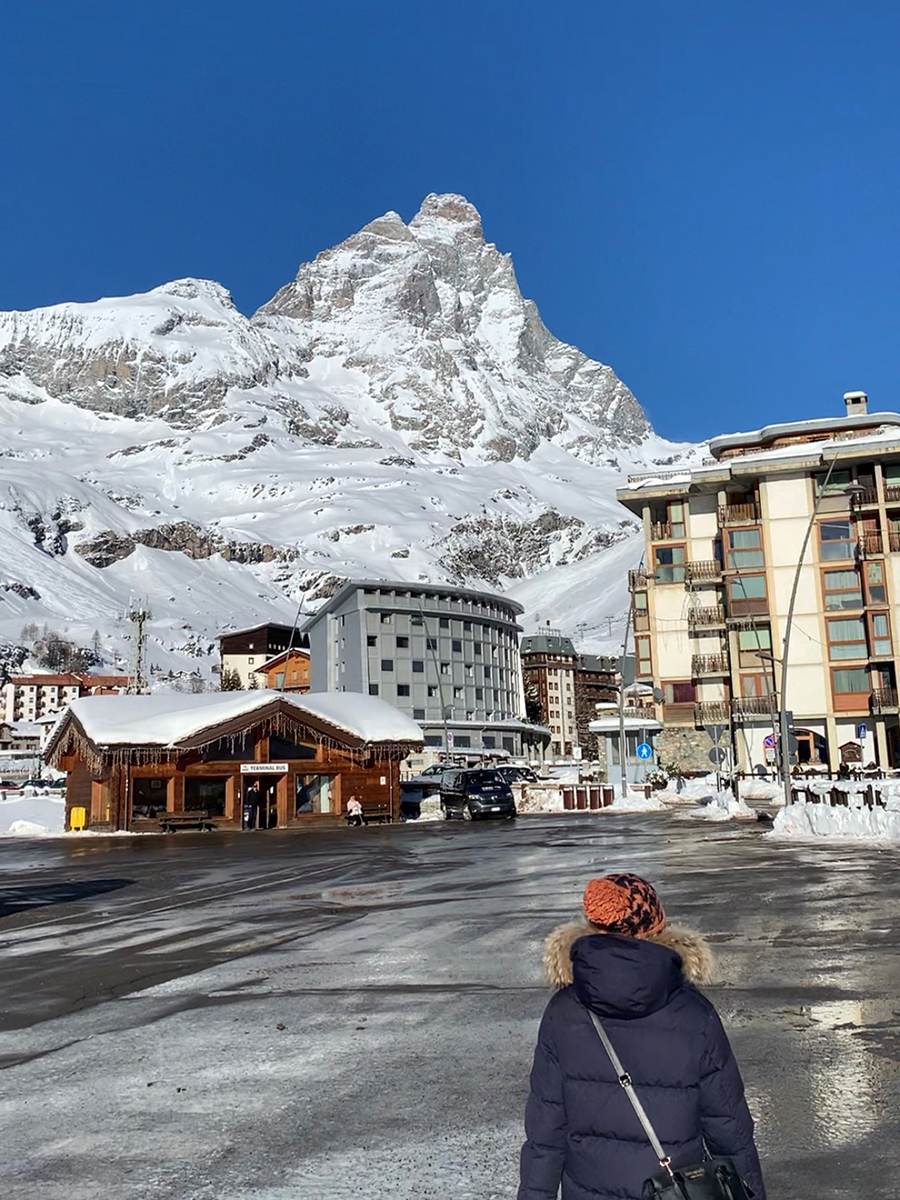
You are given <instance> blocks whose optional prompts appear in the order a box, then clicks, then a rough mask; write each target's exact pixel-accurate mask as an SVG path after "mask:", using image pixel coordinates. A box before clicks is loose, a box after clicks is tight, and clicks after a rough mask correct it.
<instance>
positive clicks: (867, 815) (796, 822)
mask: <svg viewBox="0 0 900 1200" xmlns="http://www.w3.org/2000/svg"><path fill="white" fill-rule="evenodd" d="M842 790H844V791H845V792H846V796H847V804H846V806H845V805H836V806H832V805H831V804H829V803H828V802H827V801H825V802H823V803H821V804H812V803H809V802H806V801H804V802H801V803H797V804H789V805H787V807H785V808H783V809H782V810H781V812H779V813H778V814H777V815H776V817H775V824H774V826H773V828H772V832H771V834H770V835H769V836H770V837H774V838H779V839H783V840H786V841H809V840H810V839H811V838H839V839H844V838H849V839H859V840H866V841H880V842H900V792H898V790H897V789H896V788H892V789H890V790H887V791H886V794H885V795H884V799H885V805H884V807H882V806H881V805H876V806H875V807H874V808H871V809H870V808H868V807H867V806H866V804H865V800H864V795H863V793H862V792H859V791H855V790H853V791H851V790H850V789H849V788H845V789H842Z"/></svg>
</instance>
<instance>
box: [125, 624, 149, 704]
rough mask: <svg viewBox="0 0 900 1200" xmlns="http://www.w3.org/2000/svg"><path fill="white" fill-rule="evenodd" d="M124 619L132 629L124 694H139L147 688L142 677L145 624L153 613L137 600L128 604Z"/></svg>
mask: <svg viewBox="0 0 900 1200" xmlns="http://www.w3.org/2000/svg"><path fill="white" fill-rule="evenodd" d="M125 619H126V620H127V621H130V622H131V626H132V630H133V632H132V634H131V639H132V645H131V670H130V671H129V680H128V687H127V689H126V693H125V694H126V695H128V696H141V695H143V694H144V692H146V690H147V680H146V678H145V677H144V656H145V647H146V638H147V633H146V625H147V622H148V621H151V620H152V619H153V613H152V612H151V611H150V609H149V607H148V606H147V605H145V604H142V603H141V602H140V601H137V602H135V603H133V604H132V605H131V606H130V608H129V609H128V612H126V614H125Z"/></svg>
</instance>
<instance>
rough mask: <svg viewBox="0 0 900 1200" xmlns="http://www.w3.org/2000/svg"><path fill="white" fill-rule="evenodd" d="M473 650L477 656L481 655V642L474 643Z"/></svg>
mask: <svg viewBox="0 0 900 1200" xmlns="http://www.w3.org/2000/svg"><path fill="white" fill-rule="evenodd" d="M472 649H473V650H474V651H475V653H476V655H479V654H481V642H473V643H472Z"/></svg>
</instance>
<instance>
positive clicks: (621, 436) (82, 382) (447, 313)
mask: <svg viewBox="0 0 900 1200" xmlns="http://www.w3.org/2000/svg"><path fill="white" fill-rule="evenodd" d="M691 451H692V448H691V447H684V446H674V445H671V444H669V443H665V442H663V441H662V440H661V439H659V438H657V437H656V436H655V435H654V434H653V432H652V430H651V429H650V427H649V425H648V422H647V419H646V417H645V416H644V413H643V411H642V410H641V408H640V405H639V404H638V403H637V401H636V400H635V398H634V396H633V395H632V394H631V392H630V391H629V389H628V387H627V386H626V385H625V384H624V383H623V382H622V381H621V380H620V379H619V378H618V377H617V376H616V374H615V372H614V371H613V370H612V368H611V367H609V366H606V365H604V364H602V363H600V362H597V361H595V360H593V359H590V358H588V357H587V356H586V355H584V354H583V353H582V352H581V351H580V350H578V349H576V348H575V347H574V346H570V345H567V344H566V343H564V342H562V341H560V340H559V339H558V338H556V337H554V336H553V335H552V334H551V333H550V332H549V331H548V330H547V328H546V327H545V326H544V324H543V322H542V321H541V319H540V316H539V314H538V310H537V307H536V305H535V304H534V303H533V302H532V301H531V300H527V299H525V298H523V296H522V294H521V291H520V289H519V286H518V282H517V280H516V275H515V270H514V268H513V263H512V259H511V257H510V256H509V255H508V254H505V253H502V252H501V251H500V250H498V249H497V247H496V246H495V245H493V244H491V243H490V242H485V240H484V234H483V232H482V223H481V218H480V217H479V214H478V212H477V210H476V209H475V208H474V207H473V205H471V204H470V203H469V202H468V201H467V200H466V199H465V198H464V197H462V196H457V195H430V196H428V197H426V198H425V200H424V201H423V203H422V206H421V208H420V209H419V211H418V213H417V214H416V215H415V216H414V217H413V218H412V220H411V221H409V222H408V223H407V222H405V221H404V220H403V219H402V218H401V217H400V216H399V215H398V214H397V213H395V212H388V213H385V214H384V215H382V216H380V217H378V218H376V219H375V220H373V221H371V222H369V224H367V225H365V226H364V227H363V228H362V229H361V230H359V231H358V232H357V233H354V234H352V235H351V236H350V237H348V238H346V239H345V240H344V241H343V242H341V243H340V244H339V245H337V246H334V247H333V248H331V249H329V250H325V251H323V252H322V253H321V254H319V255H318V256H317V257H316V258H315V259H314V260H313V261H312V262H308V263H305V264H303V265H302V266H301V267H300V268H299V270H298V272H297V275H296V278H295V279H294V280H293V281H292V282H291V283H289V284H287V285H286V286H285V287H283V288H281V289H280V291H278V292H277V294H276V295H275V296H274V297H273V298H272V300H271V301H269V303H268V304H265V305H263V307H262V308H261V309H259V310H258V312H256V313H255V314H254V315H253V316H252V317H249V318H248V317H247V316H244V315H243V314H242V313H240V312H238V310H237V309H236V308H235V307H234V303H233V301H232V298H231V296H230V294H229V293H228V291H227V290H226V289H225V288H224V287H223V286H222V285H221V284H218V283H215V282H213V281H210V280H202V279H177V280H174V281H171V282H169V283H165V284H162V285H161V286H159V287H156V288H154V289H152V290H151V291H149V292H146V293H143V294H140V295H134V296H126V297H123V298H120V299H103V300H97V301H94V302H92V303H88V304H71V303H70V304H59V305H54V306H52V307H49V308H42V309H36V310H34V311H32V312H10V313H0V651H2V643H3V640H4V638H5V639H6V640H7V641H10V640H15V637H16V636H17V631H19V630H21V628H22V626H23V624H25V623H26V622H38V623H40V624H43V623H44V622H47V623H48V624H49V625H50V626H51V628H53V629H56V630H58V631H59V632H61V633H68V634H71V636H72V637H73V638H78V639H80V640H81V641H82V644H84V642H85V640H86V639H87V640H89V639H90V638H91V635H92V631H93V629H95V628H97V629H99V630H100V631H101V634H103V635H104V636H105V633H106V631H109V630H111V629H113V628H114V626H115V623H116V614H117V613H120V612H121V611H122V610H123V609H124V608H125V607H126V605H127V601H128V596H129V594H131V593H135V594H140V595H141V596H143V597H146V598H147V599H148V600H149V601H150V605H151V608H152V609H153V611H154V613H155V614H157V615H156V616H155V618H154V619H155V621H156V633H155V635H154V636H155V638H156V655H157V661H158V662H159V663H161V664H163V665H168V666H171V665H173V664H178V663H179V662H182V663H183V662H184V661H185V658H186V657H187V658H190V656H195V655H199V656H200V657H201V658H202V657H203V656H204V655H205V654H207V653H208V652H209V651H210V649H211V647H212V643H211V640H210V638H211V635H212V634H214V632H215V631H216V630H217V629H221V628H222V627H224V626H227V625H229V624H237V625H246V624H252V623H253V622H255V621H257V620H263V619H266V618H276V619H280V620H284V619H290V617H291V614H292V612H293V611H294V609H295V605H296V601H297V599H298V596H299V595H300V594H303V596H304V597H305V602H306V603H307V604H308V605H310V606H314V605H315V604H316V602H317V601H319V600H321V598H322V597H324V596H325V595H328V594H329V592H330V590H332V589H333V588H334V587H335V586H336V584H337V583H338V581H339V580H341V579H343V578H346V577H348V576H355V577H357V578H376V577H378V576H382V577H393V578H401V579H410V580H430V579H434V580H435V581H444V582H453V583H470V584H472V585H474V586H481V587H485V586H487V587H498V588H503V589H506V590H509V591H510V592H511V593H512V594H513V595H515V594H516V592H517V590H518V591H519V592H520V594H521V595H522V596H523V599H524V600H525V601H526V603H527V604H528V607H529V612H533V614H534V619H535V620H536V619H537V614H538V612H540V614H541V620H542V621H545V620H548V619H552V621H553V624H554V625H557V624H561V625H567V624H568V625H574V624H575V623H577V622H583V623H584V624H586V625H587V626H589V627H590V626H591V625H592V624H599V622H600V618H601V617H604V616H606V615H608V614H609V613H610V612H614V611H616V610H617V609H618V608H621V607H623V605H624V599H623V597H624V571H625V567H626V566H627V565H631V560H632V558H636V557H637V556H638V554H639V551H638V549H637V545H638V543H637V540H636V539H635V538H634V529H633V520H632V518H631V517H630V516H629V515H628V514H627V513H626V512H625V511H624V510H623V509H621V508H620V507H619V506H618V505H617V503H616V501H615V498H614V488H615V486H616V484H617V482H618V481H619V479H620V478H621V475H622V473H623V472H625V471H627V470H634V469H639V468H640V467H642V466H645V465H653V464H654V463H655V462H658V461H660V460H669V461H671V460H674V459H677V458H679V457H681V456H683V455H684V454H685V453H690V452H691ZM604 575H605V576H606V578H604V580H603V583H602V584H600V585H599V586H598V584H597V580H598V579H599V578H600V577H601V576H604ZM585 648H590V647H589V645H588V646H586V647H585ZM0 667H2V654H0Z"/></svg>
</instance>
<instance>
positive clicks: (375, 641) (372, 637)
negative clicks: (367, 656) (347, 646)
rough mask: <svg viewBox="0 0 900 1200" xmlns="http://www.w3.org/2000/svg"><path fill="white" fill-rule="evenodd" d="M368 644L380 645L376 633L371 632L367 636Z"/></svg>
mask: <svg viewBox="0 0 900 1200" xmlns="http://www.w3.org/2000/svg"><path fill="white" fill-rule="evenodd" d="M366 644H367V645H369V646H377V645H378V638H377V637H376V636H375V634H374V633H370V634H369V636H368V637H367V638H366Z"/></svg>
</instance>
